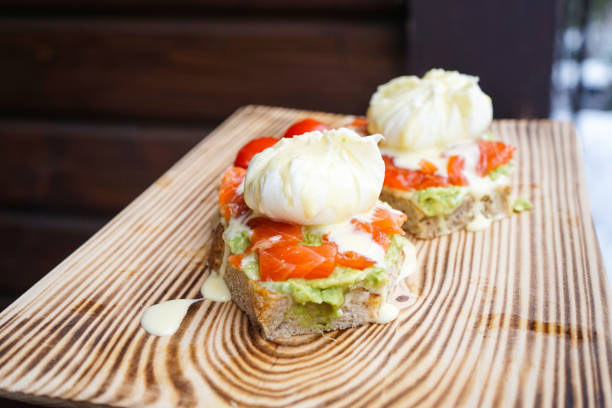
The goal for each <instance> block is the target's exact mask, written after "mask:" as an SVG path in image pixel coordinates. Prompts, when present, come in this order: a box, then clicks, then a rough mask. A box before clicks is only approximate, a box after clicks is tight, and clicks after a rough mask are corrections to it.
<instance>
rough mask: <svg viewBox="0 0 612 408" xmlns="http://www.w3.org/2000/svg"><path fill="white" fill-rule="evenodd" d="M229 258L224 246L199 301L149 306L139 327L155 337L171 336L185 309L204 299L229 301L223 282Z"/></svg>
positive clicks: (171, 302)
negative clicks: (219, 265)
mask: <svg viewBox="0 0 612 408" xmlns="http://www.w3.org/2000/svg"><path fill="white" fill-rule="evenodd" d="M228 256H229V248H228V246H227V245H226V246H225V249H224V250H223V262H222V263H221V268H220V269H219V271H218V272H215V271H211V272H210V275H209V276H208V278H206V280H205V281H204V284H203V285H202V288H201V289H200V293H201V294H202V297H201V298H199V299H173V300H168V301H166V302H162V303H158V304H156V305H153V306H149V307H148V308H146V309H145V311H144V313H143V314H142V318H141V319H140V325H141V326H142V328H143V329H145V330H146V331H147V332H148V333H150V334H153V335H155V336H171V335H173V334H174V333H176V331H177V330H178V328H179V327H180V325H181V322H182V321H183V319H184V318H185V315H186V314H187V309H189V306H191V305H192V304H194V303H197V302H200V301H202V300H204V299H208V300H212V301H215V302H227V301H230V300H231V294H230V291H229V289H228V288H227V286H226V285H225V282H224V281H223V275H224V274H225V269H226V267H227V258H228Z"/></svg>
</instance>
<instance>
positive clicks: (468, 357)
mask: <svg viewBox="0 0 612 408" xmlns="http://www.w3.org/2000/svg"><path fill="white" fill-rule="evenodd" d="M305 116H314V117H316V118H318V119H320V120H322V121H325V122H328V123H330V124H332V125H337V124H339V123H340V122H341V121H343V120H345V118H344V117H343V116H339V115H331V114H324V113H316V112H304V111H296V110H288V109H278V108H268V107H260V106H250V107H246V108H244V109H241V110H240V111H239V112H237V113H236V114H234V115H232V116H231V117H230V118H229V119H228V120H227V121H225V122H224V123H223V124H222V125H221V126H220V127H219V128H217V129H216V130H215V131H213V132H212V133H211V134H210V135H209V136H208V137H207V138H206V139H204V140H203V141H202V142H201V143H199V144H198V145H197V146H196V147H195V148H194V149H193V150H191V151H190V152H189V153H188V154H187V155H186V156H184V157H183V158H182V159H181V160H180V161H179V162H178V163H177V164H176V165H175V166H173V167H172V168H171V169H170V170H169V171H168V172H167V173H166V174H165V175H164V176H163V178H162V179H160V180H158V182H156V183H154V184H153V185H152V186H151V187H149V188H148V189H147V190H146V191H145V192H144V193H143V194H142V195H140V196H139V197H138V198H137V199H136V200H135V201H134V202H133V203H132V204H130V205H129V206H128V207H127V208H126V209H125V210H123V211H122V212H121V213H120V214H119V215H118V216H117V217H115V218H114V219H113V220H112V221H110V222H109V223H108V224H106V225H105V226H104V227H103V228H102V229H101V230H100V231H99V232H98V233H97V234H96V235H95V236H94V237H93V238H92V239H91V240H89V241H88V242H87V243H86V244H85V245H83V246H81V247H80V248H79V249H78V250H77V251H75V252H74V253H73V254H72V255H70V256H69V257H68V258H67V259H65V260H64V261H63V262H62V263H61V264H60V265H58V266H57V267H56V268H55V269H53V270H52V271H51V272H50V273H49V274H48V275H46V276H45V277H44V278H43V279H42V280H41V281H39V282H38V283H37V284H36V285H34V286H33V287H32V288H31V289H29V290H28V291H27V292H26V293H25V294H24V295H23V296H22V297H21V298H20V299H18V300H17V301H16V302H15V303H14V304H13V305H11V306H10V307H9V308H7V309H6V310H5V311H3V312H2V313H0V394H1V395H3V396H7V397H14V398H26V399H27V398H31V399H32V400H34V401H37V402H40V401H47V402H49V403H65V404H68V403H71V404H80V405H87V404H91V405H110V406H126V407H127V406H175V407H194V406H228V407H246V406H253V405H256V406H261V407H285V406H338V407H342V406H346V407H354V406H377V407H379V406H380V407H383V406H385V407H386V406H389V407H405V406H417V405H418V406H432V407H439V406H514V405H521V406H585V405H588V406H610V405H612V380H611V361H610V359H611V356H612V333H611V322H610V313H611V306H610V298H609V296H610V295H609V293H610V292H609V287H608V284H607V282H606V274H605V270H604V267H603V264H602V259H601V253H600V252H599V248H598V246H597V239H596V236H595V232H594V230H593V225H592V221H591V215H590V210H589V203H588V199H587V192H586V187H585V183H584V170H583V165H582V158H581V155H580V149H579V146H578V139H577V137H576V134H575V133H574V131H573V128H572V126H571V125H570V124H567V123H560V122H551V121H535V120H502V121H495V122H494V123H493V125H492V128H491V130H492V132H493V133H494V134H496V135H497V136H498V137H499V138H500V139H501V140H503V141H505V142H508V143H511V144H513V145H515V146H516V147H517V157H516V160H517V166H516V168H515V173H514V174H513V176H512V182H511V186H512V194H513V195H520V196H524V197H526V198H527V199H529V200H530V201H531V202H532V203H533V209H532V210H531V211H529V212H524V213H521V214H515V215H512V216H510V217H509V218H506V219H504V220H501V221H498V222H495V223H493V224H492V226H491V227H490V228H489V229H487V230H485V231H480V232H476V233H472V232H467V231H460V232H458V233H455V234H451V235H447V236H444V237H440V238H437V239H433V240H429V241H415V244H416V247H417V255H418V261H419V265H420V266H419V270H418V272H417V273H416V275H414V276H413V277H412V278H410V279H408V280H405V281H403V282H401V283H400V285H399V288H398V290H397V292H396V294H395V296H394V298H396V299H397V301H398V302H400V303H401V311H400V314H399V317H398V318H397V320H395V321H394V322H392V323H390V324H387V325H368V326H363V327H359V328H355V329H349V330H345V331H337V332H331V333H328V334H326V335H325V336H320V335H313V336H305V337H299V338H293V339H291V340H287V341H281V342H278V343H274V342H270V341H266V340H264V339H263V338H262V337H261V336H260V335H259V333H258V332H257V331H256V330H255V329H253V327H251V326H249V324H248V320H247V318H246V317H245V316H244V315H243V314H242V313H241V312H240V310H239V309H237V308H236V307H235V306H234V305H233V304H232V303H214V302H209V301H205V302H202V303H198V304H197V305H193V306H192V308H191V310H190V311H189V313H188V314H187V317H186V319H185V321H184V322H183V324H182V326H181V328H180V329H179V331H178V332H177V333H176V334H175V335H173V336H170V337H164V338H160V337H154V336H150V335H148V334H147V333H146V332H144V330H143V329H142V328H141V327H140V325H139V320H140V316H141V314H142V311H143V309H144V308H145V307H146V306H149V305H151V304H154V303H157V302H160V301H163V300H168V299H175V298H179V297H187V298H195V297H198V296H199V289H200V286H201V284H202V282H203V281H204V279H205V278H206V276H207V275H208V273H209V271H208V269H207V267H206V265H205V262H204V260H205V259H206V256H207V253H208V250H209V247H210V239H211V231H212V229H213V228H214V226H215V225H216V222H215V221H216V212H217V209H216V207H217V204H216V201H217V193H216V189H217V186H218V183H219V177H220V175H221V174H222V172H223V171H224V169H225V168H227V166H228V165H230V163H231V161H232V160H233V158H234V155H235V153H236V151H237V150H238V149H239V147H240V146H241V145H242V144H243V143H244V142H246V141H247V140H249V139H251V138H253V137H256V136H259V135H260V134H261V133H262V132H263V133H271V134H278V133H279V132H281V131H282V130H283V129H284V128H286V127H287V126H288V125H289V124H291V123H292V122H293V121H295V120H296V119H299V118H303V117H305ZM409 288H410V290H409Z"/></svg>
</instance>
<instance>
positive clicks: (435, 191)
mask: <svg viewBox="0 0 612 408" xmlns="http://www.w3.org/2000/svg"><path fill="white" fill-rule="evenodd" d="M462 199H463V195H462V194H461V188H460V187H457V186H451V187H430V188H427V189H425V190H418V191H415V193H414V198H413V201H414V203H415V204H416V205H417V206H418V207H419V208H420V209H421V210H422V211H423V212H424V213H425V215H427V216H428V217H431V216H434V215H448V214H450V213H452V212H453V211H454V210H455V208H457V207H458V206H459V204H461V200H462Z"/></svg>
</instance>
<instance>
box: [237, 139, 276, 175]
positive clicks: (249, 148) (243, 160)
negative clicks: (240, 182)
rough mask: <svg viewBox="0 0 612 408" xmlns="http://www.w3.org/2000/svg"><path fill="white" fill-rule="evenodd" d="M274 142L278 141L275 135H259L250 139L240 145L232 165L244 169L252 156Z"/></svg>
mask: <svg viewBox="0 0 612 408" xmlns="http://www.w3.org/2000/svg"><path fill="white" fill-rule="evenodd" d="M276 142H278V139H277V138H275V137H259V138H257V139H253V140H251V141H250V142H249V143H247V144H245V145H244V146H242V149H240V151H239V152H238V154H237V155H236V160H235V161H234V166H236V167H242V168H243V169H246V168H247V167H249V163H250V162H251V159H252V158H253V156H255V155H256V154H257V153H259V152H262V151H264V150H266V149H267V148H268V147H270V146H274V145H275V144H276Z"/></svg>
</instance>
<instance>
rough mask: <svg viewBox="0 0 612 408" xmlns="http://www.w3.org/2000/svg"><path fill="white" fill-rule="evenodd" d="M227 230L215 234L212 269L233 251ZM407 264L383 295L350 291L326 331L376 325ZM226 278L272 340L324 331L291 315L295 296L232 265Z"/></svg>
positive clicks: (234, 295) (241, 304) (240, 302)
mask: <svg viewBox="0 0 612 408" xmlns="http://www.w3.org/2000/svg"><path fill="white" fill-rule="evenodd" d="M223 230H224V228H223V225H222V224H219V225H218V226H217V228H216V230H215V233H214V241H213V245H212V247H211V252H210V255H209V259H208V264H209V266H210V268H211V269H212V270H217V271H218V270H219V268H220V267H221V264H222V262H223V252H224V251H225V250H229V249H226V248H225V247H226V245H225V242H224V241H223ZM403 261H404V259H403V258H402V262H398V264H397V265H395V266H394V267H393V268H391V270H388V271H387V273H388V277H389V279H388V282H387V284H386V285H385V286H384V287H383V288H382V289H381V291H380V293H371V292H369V291H367V290H365V289H363V288H356V289H353V290H351V291H349V292H348V293H347V294H346V295H345V302H344V305H343V306H342V309H341V310H342V314H341V316H339V317H336V318H333V319H332V321H331V324H330V325H329V326H328V327H327V328H326V330H338V329H347V328H349V327H355V326H360V325H363V324H367V323H374V322H376V319H377V317H378V310H379V308H380V306H381V304H382V302H384V301H385V299H386V297H387V296H389V295H390V292H391V291H392V290H393V288H394V287H395V284H396V281H397V277H398V275H399V273H400V268H401V267H402V265H403ZM223 279H224V281H225V283H226V285H227V287H228V288H229V291H230V293H231V295H232V301H233V302H234V303H235V304H236V306H238V308H239V309H240V310H242V311H243V312H244V313H245V314H246V315H247V316H248V318H249V321H250V322H251V323H252V324H253V325H255V326H257V327H259V328H260V331H261V333H262V335H263V336H264V337H265V338H267V339H268V340H273V339H276V338H286V337H291V336H294V335H298V334H310V333H320V332H321V330H320V329H319V328H311V327H304V326H302V325H301V324H300V322H299V321H298V320H297V319H296V318H294V317H291V315H290V314H288V313H287V312H289V311H290V310H291V308H292V307H293V306H295V304H296V303H295V301H294V300H293V298H292V297H291V296H289V295H285V294H280V293H276V292H274V291H271V290H268V289H266V288H265V287H263V286H261V285H260V284H258V282H257V281H253V280H251V279H249V278H248V277H247V276H246V274H245V273H244V272H242V271H239V270H238V269H236V268H234V267H233V266H232V265H230V264H227V265H226V269H225V273H224V276H223Z"/></svg>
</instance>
